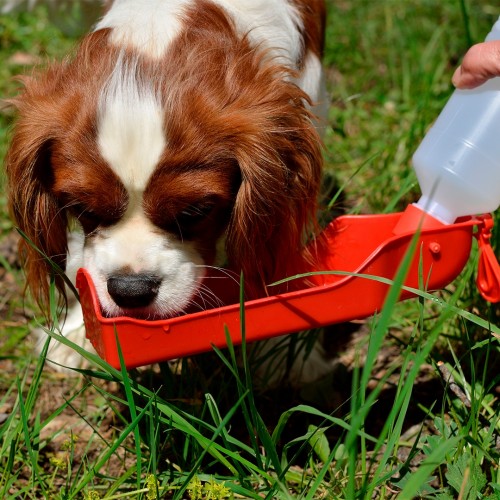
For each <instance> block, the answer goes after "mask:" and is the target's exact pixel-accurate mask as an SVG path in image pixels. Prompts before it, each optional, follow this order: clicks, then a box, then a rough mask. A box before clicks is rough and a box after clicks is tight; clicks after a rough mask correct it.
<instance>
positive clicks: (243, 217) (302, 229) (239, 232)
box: [227, 82, 323, 298]
mask: <svg viewBox="0 0 500 500" xmlns="http://www.w3.org/2000/svg"><path fill="white" fill-rule="evenodd" d="M280 85H281V87H282V88H281V89H275V96H274V99H270V100H267V101H266V102H263V103H260V104H261V105H260V107H259V103H258V102H256V105H255V107H254V109H253V115H252V113H250V117H249V118H248V119H249V121H250V122H251V123H252V124H253V127H254V129H253V132H254V133H253V134H245V135H244V136H242V137H241V138H240V140H239V144H238V147H237V160H238V163H239V166H240V169H241V176H242V183H241V187H240V189H239V191H238V194H237V197H236V203H235V207H234V210H233V215H232V219H231V222H230V226H229V231H228V237H227V254H228V258H229V261H230V265H231V267H232V268H233V269H234V270H235V271H237V272H239V271H240V270H241V271H243V274H244V279H245V284H246V291H247V293H248V295H249V298H252V297H254V296H259V295H260V296H262V295H263V294H266V293H267V292H266V285H268V284H270V283H272V282H273V281H276V280H278V279H281V278H285V277H287V276H290V275H292V274H296V273H297V271H298V269H305V265H304V263H305V262H304V261H305V260H307V258H308V256H307V255H306V253H304V244H305V241H306V239H307V238H308V237H311V235H312V234H313V233H314V232H315V230H316V228H317V226H316V216H317V213H316V212H317V200H318V195H319V189H320V180H321V170H322V162H323V160H322V151H321V139H320V137H319V135H318V133H317V131H316V128H315V126H314V124H313V117H312V115H311V113H310V111H309V106H308V102H307V97H306V95H305V94H304V93H303V92H302V91H301V90H300V89H299V88H297V87H296V86H294V85H293V84H292V83H289V82H281V84H280ZM249 138H251V139H249Z"/></svg>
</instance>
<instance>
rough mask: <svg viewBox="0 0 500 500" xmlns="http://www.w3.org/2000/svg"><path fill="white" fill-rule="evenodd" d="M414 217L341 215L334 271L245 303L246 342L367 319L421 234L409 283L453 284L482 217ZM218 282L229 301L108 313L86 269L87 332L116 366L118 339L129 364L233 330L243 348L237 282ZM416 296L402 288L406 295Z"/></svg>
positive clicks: (201, 344) (333, 243)
mask: <svg viewBox="0 0 500 500" xmlns="http://www.w3.org/2000/svg"><path fill="white" fill-rule="evenodd" d="M403 214H404V218H403ZM415 217H418V218H420V220H421V221H422V213H421V212H419V213H416V212H415V209H414V208H412V207H409V208H408V209H407V211H406V212H404V213H395V214H387V215H358V216H344V217H339V218H338V219H336V220H334V221H333V222H332V223H330V225H329V226H328V227H327V228H326V229H325V230H324V232H323V233H322V235H321V238H325V241H326V243H327V244H326V245H319V246H318V248H319V250H317V252H319V253H318V262H319V263H320V264H318V269H317V271H318V272H324V271H329V272H330V273H328V274H317V275H315V276H313V277H311V281H312V283H311V284H310V286H308V287H307V288H304V289H300V290H297V291H292V292H288V293H281V294H277V295H274V296H270V297H265V298H262V299H259V300H253V301H248V302H246V303H245V304H244V313H245V337H246V341H247V342H253V341H256V340H262V339H266V338H269V337H274V336H278V335H283V334H288V333H292V332H297V331H301V330H307V329H311V328H316V327H320V326H324V325H329V324H333V323H339V322H344V321H350V320H354V319H361V318H364V317H367V316H370V315H372V314H373V313H374V312H376V311H379V310H380V309H381V308H382V307H383V304H384V300H385V297H386V295H387V292H388V289H389V286H390V283H387V282H386V283H384V282H381V281H380V280H376V279H371V278H370V276H373V277H381V278H386V279H387V280H391V279H392V278H393V277H394V276H395V274H396V272H397V269H398V265H399V264H400V262H401V261H402V259H403V257H404V256H405V254H406V252H407V250H408V247H409V245H410V242H411V241H412V238H414V237H417V238H418V242H417V247H416V251H415V253H414V256H413V260H412V263H411V266H410V269H409V272H408V274H407V277H406V280H405V285H406V286H407V287H412V288H419V281H421V278H419V277H423V278H424V280H425V288H426V290H436V289H440V288H443V287H445V286H446V285H448V284H449V283H451V281H453V280H454V279H455V278H456V276H457V275H458V274H459V273H460V272H461V271H462V269H463V268H464V266H465V264H466V262H467V260H468V259H469V255H470V250H471V244H472V239H473V232H474V227H475V226H480V225H481V224H483V220H482V219H481V218H466V219H462V220H461V221H460V222H458V223H455V224H452V225H443V224H441V223H439V222H437V221H435V220H433V219H429V218H426V219H424V220H423V224H420V223H418V224H417V223H416V222H415V221H410V219H415ZM419 224H420V227H418V226H419ZM415 234H416V235H417V236H415ZM332 271H334V272H332ZM360 275H362V276H360ZM214 282H217V284H218V285H219V286H218V288H220V289H221V290H222V289H224V290H225V292H226V293H225V295H226V296H225V297H224V301H225V303H226V304H228V305H226V306H223V307H219V308H214V309H208V310H205V311H201V312H195V313H193V314H186V315H183V316H179V317H175V318H170V319H166V320H161V321H145V320H139V319H134V318H129V317H116V318H105V317H103V315H102V314H101V309H100V305H99V301H98V299H97V295H96V292H95V289H94V286H93V283H92V281H91V279H90V276H89V275H88V273H87V272H86V271H85V270H84V269H81V270H80V271H79V272H78V276H77V287H78V289H79V292H80V299H81V304H82V309H83V313H84V321H85V327H86V332H87V337H88V338H89V339H90V341H91V342H92V344H93V346H94V348H95V349H96V351H97V352H98V354H99V355H100V356H101V357H102V358H103V359H105V360H106V361H107V362H108V363H110V364H111V365H112V366H114V367H116V368H118V367H119V366H120V361H119V356H118V349H117V340H118V342H119V345H120V349H121V351H122V353H123V358H124V361H125V365H126V367H127V368H133V367H137V366H142V365H148V364H152V363H156V362H159V361H166V360H169V359H174V358H179V357H183V356H189V355H193V354H197V353H200V352H204V351H209V350H211V349H212V345H215V346H217V347H220V348H222V347H225V346H226V333H225V332H226V330H227V331H228V332H229V335H230V337H231V340H232V342H233V343H234V344H235V345H237V344H239V343H241V311H240V304H239V300H238V296H239V293H238V292H239V290H238V286H237V284H235V281H234V278H231V277H228V276H226V275H225V274H221V275H220V277H219V279H217V280H214ZM270 289H272V288H270ZM412 296H413V294H412V293H411V292H409V291H405V290H402V292H401V300H403V299H407V298H409V297H412Z"/></svg>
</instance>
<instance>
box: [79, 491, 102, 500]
mask: <svg viewBox="0 0 500 500" xmlns="http://www.w3.org/2000/svg"><path fill="white" fill-rule="evenodd" d="M100 498H101V495H99V493H97V491H95V490H89V491H88V492H87V493H84V495H83V500H99V499H100Z"/></svg>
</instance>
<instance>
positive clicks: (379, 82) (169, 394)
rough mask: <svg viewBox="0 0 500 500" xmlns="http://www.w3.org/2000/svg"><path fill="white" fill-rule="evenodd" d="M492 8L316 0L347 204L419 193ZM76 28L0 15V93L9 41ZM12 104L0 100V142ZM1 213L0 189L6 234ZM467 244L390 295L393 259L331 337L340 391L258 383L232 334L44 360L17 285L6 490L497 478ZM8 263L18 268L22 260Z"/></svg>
mask: <svg viewBox="0 0 500 500" xmlns="http://www.w3.org/2000/svg"><path fill="white" fill-rule="evenodd" d="M499 13H500V12H499V11H498V6H496V5H494V3H493V2H489V1H477V2H474V3H472V2H465V1H464V2H461V1H459V0H442V1H441V2H434V1H430V0H408V1H406V2H401V1H399V0H378V1H376V2H367V1H364V0H351V1H347V0H346V1H336V2H330V3H329V23H328V36H327V50H326V55H325V64H326V66H327V69H328V76H329V82H330V91H331V95H332V102H333V105H332V108H331V112H330V121H331V128H330V129H329V130H328V133H327V137H326V139H325V146H326V152H325V154H326V158H327V162H328V168H329V169H331V171H333V172H335V175H337V176H338V178H339V181H340V184H341V185H343V186H345V187H344V195H345V196H344V199H345V201H344V203H345V205H346V207H345V208H346V209H347V210H348V211H351V212H354V213H359V212H371V213H380V212H393V211H395V210H399V209H402V208H404V207H405V206H406V204H407V203H409V202H410V201H414V200H415V199H416V198H417V197H418V187H417V185H416V181H415V177H414V174H413V172H412V170H411V161H410V158H411V155H412V153H413V151H414V150H415V148H416V147H417V145H418V143H419V141H420V139H421V138H422V136H423V134H424V133H425V130H426V128H427V127H428V126H429V124H430V123H431V122H432V120H433V119H434V118H435V117H436V115H437V114H438V113H439V110H440V109H441V108H442V106H443V104H444V102H445V101H446V98H447V96H448V95H449V94H450V92H451V90H452V89H451V86H450V77H451V74H452V71H453V69H454V67H456V65H457V63H458V61H459V59H460V57H461V55H463V53H464V52H465V50H466V48H467V46H468V44H469V41H468V38H470V39H471V40H472V41H479V40H481V39H482V38H483V37H484V35H485V34H486V32H487V31H488V28H489V27H490V26H491V25H492V24H493V21H494V20H495V18H496V16H498V14H499ZM72 43H73V40H71V39H70V38H67V37H65V36H63V35H62V34H61V33H60V32H59V31H58V30H57V29H56V28H55V27H53V26H52V25H51V24H50V23H49V21H48V18H47V15H46V12H45V11H44V10H43V9H37V10H36V11H35V12H34V13H31V14H25V13H24V14H19V15H13V16H10V17H8V18H5V19H2V20H1V22H0V89H1V93H2V94H3V95H4V96H8V95H13V93H14V91H15V85H14V84H13V83H12V82H11V81H10V77H11V76H12V75H14V74H17V73H20V72H24V71H25V70H26V68H25V67H23V65H19V64H18V62H19V61H26V62H29V63H31V62H34V61H37V60H38V59H39V58H40V57H45V56H46V55H48V56H50V57H58V56H60V55H61V54H64V53H65V52H66V51H67V50H68V48H69V47H70V46H71V44H72ZM20 55H22V56H23V57H19V56H20ZM11 121H12V116H11V115H10V114H9V113H8V112H3V113H2V114H1V115H0V133H1V137H0V154H1V155H2V156H3V154H4V152H5V148H6V144H7V137H8V128H9V126H10V123H11ZM11 231H12V225H11V223H10V222H9V220H8V218H7V215H6V213H5V198H4V195H2V194H0V241H2V240H1V238H2V237H5V236H6V235H7V234H9V233H10V232H11ZM495 238H498V236H495ZM473 261H474V259H471V265H469V266H468V267H467V268H466V269H465V270H464V272H463V274H462V275H461V276H460V277H459V279H457V280H456V282H455V283H454V284H453V285H452V286H450V287H449V288H448V289H447V290H444V291H442V292H439V293H435V294H428V293H426V292H420V293H419V298H418V299H416V300H412V301H409V302H405V303H398V302H397V296H398V292H399V290H400V288H401V285H402V275H403V273H404V266H403V268H402V269H401V272H400V274H399V275H398V276H397V277H396V279H395V283H394V285H393V287H392V289H391V293H390V295H389V297H388V299H387V302H386V305H385V307H384V309H383V310H382V311H381V312H380V314H378V315H377V316H375V317H374V318H373V319H372V320H370V321H368V322H367V323H366V324H365V325H364V327H363V329H362V330H361V332H360V333H358V334H356V335H355V341H351V342H347V341H346V342H345V343H344V344H343V345H342V343H341V342H340V345H341V347H340V348H339V360H340V362H341V364H342V365H343V366H344V367H345V368H344V370H338V371H336V372H335V374H334V376H333V385H332V386H329V387H328V389H329V391H330V392H327V395H330V396H331V398H332V399H335V395H339V394H340V395H341V396H343V397H338V398H337V399H338V401H335V402H334V403H330V405H328V404H324V403H320V402H318V401H315V400H314V399H315V398H314V397H309V396H310V395H309V394H305V392H304V391H302V393H300V394H297V393H296V392H293V391H291V390H288V389H281V390H278V391H275V392H262V391H261V390H260V389H259V388H258V387H254V382H253V379H252V375H251V374H252V370H253V367H252V364H251V362H252V359H251V358H252V356H251V354H250V352H249V354H248V356H247V355H245V349H243V356H241V352H240V351H237V350H234V349H233V348H232V347H231V346H229V348H228V349H227V350H224V351H217V352H216V353H215V354H214V353H212V354H208V355H202V356H198V357H196V358H193V359H189V360H187V359H186V360H179V362H178V365H177V366H172V365H171V366H162V367H159V368H155V369H153V370H149V371H142V372H135V371H132V372H130V373H127V372H126V371H125V370H115V369H113V368H111V367H109V366H108V365H107V364H106V363H105V362H103V361H102V360H101V359H100V358H98V357H96V356H94V355H92V354H89V353H86V352H84V351H82V350H81V348H79V347H78V346H75V345H73V348H74V349H75V350H77V351H80V352H81V355H82V356H83V357H85V358H87V359H88V362H89V368H88V369H87V370H84V371H83V372H82V373H81V375H78V376H77V377H65V376H60V375H58V374H54V373H53V372H51V371H50V370H47V369H45V354H46V352H45V351H42V355H41V356H40V357H39V358H37V359H34V358H32V356H31V354H30V353H31V350H30V349H29V346H30V340H29V337H27V334H28V330H29V327H30V325H29V324H28V323H30V322H32V321H28V320H27V319H24V318H21V317H20V313H19V310H20V309H21V307H24V308H25V309H26V311H27V317H28V319H30V318H31V316H32V314H33V313H31V312H30V311H31V310H34V308H33V306H32V305H31V304H30V303H29V301H28V302H25V303H23V301H22V299H21V296H20V295H19V297H12V298H11V299H10V302H9V309H8V310H7V311H8V316H9V318H10V319H9V321H4V318H2V319H1V320H0V321H4V322H3V323H2V322H0V325H1V326H0V346H1V352H0V363H1V364H0V367H1V368H2V371H1V372H0V418H3V422H2V423H0V471H1V473H0V498H5V499H10V498H12V499H13V498H54V499H69V498H85V499H88V500H90V499H96V498H107V499H112V498H120V499H121V498H148V499H149V498H177V499H181V498H191V499H202V498H206V499H210V498H269V499H274V498H279V499H281V498H283V499H286V498H304V499H318V498H329V499H349V500H350V499H355V498H359V499H364V498H387V499H389V498H401V499H405V498H406V499H410V498H435V499H442V500H444V499H452V498H460V499H476V498H477V499H483V498H500V477H499V474H500V471H499V451H500V448H499V445H498V443H499V430H500V421H499V418H500V417H499V412H498V387H499V386H500V384H499V376H498V364H499V346H498V340H497V337H495V336H493V335H491V331H493V333H495V332H496V334H497V335H498V334H499V333H500V331H499V328H498V327H497V326H495V325H497V324H498V308H497V307H496V306H492V305H488V304H485V303H484V302H483V301H482V299H481V298H480V297H479V296H478V294H477V292H476V291H475V288H474V286H473V285H471V281H472V279H473V273H474V265H473V264H474V262H473ZM9 276H11V277H12V279H14V280H17V282H18V283H19V285H22V275H21V273H20V271H19V270H17V269H15V268H13V269H11V270H10V272H9ZM34 316H35V317H36V313H35V314H34ZM363 332H365V333H364V334H363ZM48 333H49V335H48V342H49V341H50V342H63V343H67V344H69V343H70V342H69V341H68V340H66V339H63V338H60V336H58V332H57V331H51V332H48ZM241 333H242V335H244V331H242V332H241ZM337 334H338V335H339V336H340V335H341V334H340V332H337V333H336V332H335V331H334V332H332V333H331V335H337ZM25 337H26V338H25ZM303 337H306V334H303ZM13 339H14V340H13ZM306 341H307V339H305V338H304V339H302V340H297V343H300V342H306ZM241 357H242V358H243V360H241V359H240V358H241ZM214 358H215V361H214ZM330 383H331V382H330ZM346 387H347V390H345V389H346ZM307 389H308V390H310V389H311V388H307ZM313 389H318V388H317V387H315V388H313ZM345 393H347V394H345ZM0 422H1V420H0Z"/></svg>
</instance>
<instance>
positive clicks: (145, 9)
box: [95, 0, 302, 66]
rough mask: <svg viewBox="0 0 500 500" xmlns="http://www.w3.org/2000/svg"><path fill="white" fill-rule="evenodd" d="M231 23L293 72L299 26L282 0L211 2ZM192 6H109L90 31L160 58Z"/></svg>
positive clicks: (146, 0) (163, 1)
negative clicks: (108, 33)
mask: <svg viewBox="0 0 500 500" xmlns="http://www.w3.org/2000/svg"><path fill="white" fill-rule="evenodd" d="M212 1H213V3H214V4H216V5H218V6H219V7H222V8H223V9H224V10H225V11H226V12H227V13H228V14H229V16H230V17H231V18H232V19H233V22H234V23H235V25H236V28H237V29H238V31H239V33H240V34H241V35H246V34H248V36H249V37H250V40H251V41H252V42H253V43H254V44H255V45H256V46H263V47H265V48H266V49H269V50H270V51H271V55H272V56H273V57H276V58H282V59H284V60H285V61H284V62H285V64H289V65H291V66H295V64H296V62H297V61H298V59H299V57H300V54H301V52H302V39H301V35H300V31H301V28H302V20H301V18H300V15H299V13H298V11H297V9H296V8H295V7H294V6H293V5H292V4H291V3H290V2H289V1H288V0H212ZM192 5H195V1H194V0H115V2H114V3H113V6H112V7H111V9H110V10H109V11H108V13H107V14H106V15H105V16H104V18H103V19H102V20H101V21H100V22H99V23H98V24H97V25H96V28H95V29H96V30H99V29H102V28H112V29H113V31H112V33H111V38H110V40H111V43H113V44H114V45H117V46H120V47H123V46H132V47H134V48H135V49H137V50H138V51H139V52H140V53H141V54H144V55H147V56H149V57H152V58H160V57H162V55H163V54H164V53H165V51H166V50H167V49H168V47H169V45H170V44H171V43H172V41H173V40H174V39H175V37H176V36H177V35H178V34H179V32H180V31H181V29H182V27H183V25H182V22H183V13H184V12H185V11H186V9H187V8H188V7H191V6H192Z"/></svg>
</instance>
